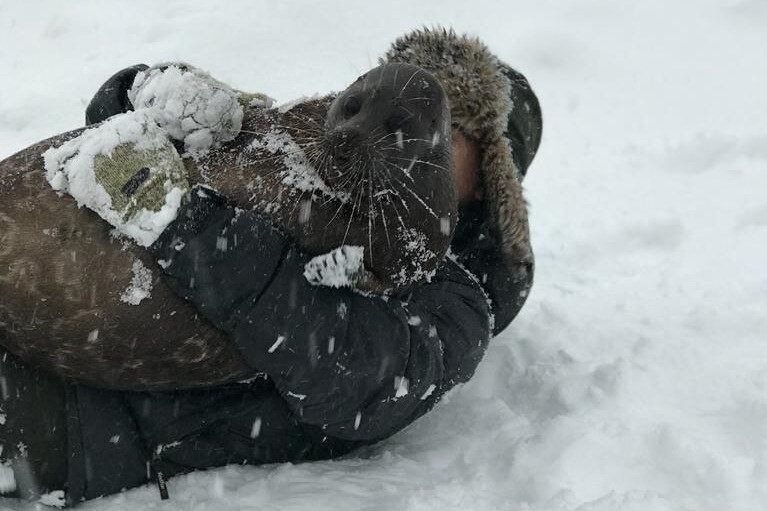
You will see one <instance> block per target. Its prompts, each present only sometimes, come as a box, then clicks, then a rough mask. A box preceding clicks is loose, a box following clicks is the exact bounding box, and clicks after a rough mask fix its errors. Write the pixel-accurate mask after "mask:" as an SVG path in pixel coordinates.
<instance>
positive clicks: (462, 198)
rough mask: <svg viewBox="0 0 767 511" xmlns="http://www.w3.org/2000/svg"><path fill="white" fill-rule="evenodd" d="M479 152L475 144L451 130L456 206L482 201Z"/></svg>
mask: <svg viewBox="0 0 767 511" xmlns="http://www.w3.org/2000/svg"><path fill="white" fill-rule="evenodd" d="M480 164H481V162H480V151H479V147H478V145H477V142H476V141H474V140H473V139H471V138H469V137H467V136H466V135H464V134H463V133H461V131H460V130H458V129H455V128H454V129H453V172H454V174H455V185H456V192H457V194H458V204H459V205H465V204H468V203H470V202H473V201H475V200H481V199H482V177H481V174H480Z"/></svg>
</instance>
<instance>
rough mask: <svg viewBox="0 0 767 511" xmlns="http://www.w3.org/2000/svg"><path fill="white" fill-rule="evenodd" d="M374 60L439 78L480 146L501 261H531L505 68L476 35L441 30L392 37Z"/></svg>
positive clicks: (455, 113)
mask: <svg viewBox="0 0 767 511" xmlns="http://www.w3.org/2000/svg"><path fill="white" fill-rule="evenodd" d="M380 60H381V63H384V62H407V63H410V64H414V65H417V66H419V67H422V68H424V69H426V70H427V71H429V72H430V73H432V74H433V75H434V76H435V77H436V78H437V79H438V80H439V81H440V83H441V84H442V86H443V87H444V88H445V91H446V92H447V95H448V98H449V101H450V113H451V116H452V121H453V124H457V125H458V126H459V127H460V128H461V130H463V132H464V133H465V134H466V135H468V136H470V137H472V138H474V139H475V140H477V141H478V142H479V144H480V148H481V150H482V173H483V181H484V187H485V201H486V207H487V210H488V213H489V214H490V217H491V219H492V221H493V225H494V226H495V230H496V233H495V234H496V236H497V241H498V243H499V245H500V247H501V251H502V253H503V254H504V256H505V259H506V261H507V263H509V264H510V265H511V266H517V265H519V264H520V263H532V258H533V257H532V250H531V248H530V236H529V230H528V222H527V205H526V203H525V200H524V198H523V195H522V184H521V181H522V178H523V177H524V175H523V173H522V172H521V171H520V170H519V169H517V167H516V165H515V164H514V160H513V158H512V147H511V144H510V141H509V139H508V138H507V137H506V135H505V133H506V130H507V125H508V122H509V114H510V113H511V110H512V108H513V106H514V105H512V101H511V92H512V91H511V82H510V80H509V78H508V77H507V75H506V74H505V73H504V69H506V70H508V67H507V66H505V64H503V63H502V62H501V61H499V60H498V58H497V57H496V56H495V55H493V54H492V53H491V52H490V50H488V48H487V47H486V46H485V45H484V44H483V43H482V42H481V41H480V40H479V39H477V38H474V37H469V36H466V35H461V36H459V35H457V34H456V33H455V32H454V31H453V30H452V29H451V30H446V29H443V28H435V29H429V28H424V29H421V30H416V31H414V32H411V33H410V34H407V35H405V36H403V37H401V38H399V39H397V40H396V41H395V42H394V44H393V45H392V47H391V48H390V49H389V51H388V52H387V53H386V55H385V56H384V57H383V58H381V59H380Z"/></svg>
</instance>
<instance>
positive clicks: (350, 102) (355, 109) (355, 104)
mask: <svg viewBox="0 0 767 511" xmlns="http://www.w3.org/2000/svg"><path fill="white" fill-rule="evenodd" d="M360 108H362V102H361V101H360V98H358V97H357V96H349V97H348V98H346V101H344V107H343V113H344V117H345V118H347V119H348V118H350V117H354V116H355V115H357V113H359V111H360Z"/></svg>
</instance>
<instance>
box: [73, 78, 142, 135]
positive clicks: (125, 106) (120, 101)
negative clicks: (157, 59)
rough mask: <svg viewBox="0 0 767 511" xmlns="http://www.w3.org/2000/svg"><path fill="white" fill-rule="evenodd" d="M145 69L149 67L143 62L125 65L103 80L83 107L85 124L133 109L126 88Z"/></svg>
mask: <svg viewBox="0 0 767 511" xmlns="http://www.w3.org/2000/svg"><path fill="white" fill-rule="evenodd" d="M146 69H149V66H147V65H145V64H136V65H135V66H131V67H126V68H125V69H122V70H120V71H118V72H117V73H115V74H114V75H112V76H111V77H110V78H109V80H107V81H106V82H104V85H102V86H101V87H100V88H99V90H98V92H96V95H95V96H93V99H91V102H90V103H88V107H87V108H86V109H85V124H87V125H91V124H97V123H99V122H101V121H104V120H106V119H108V118H110V117H112V116H113V115H117V114H122V113H125V112H129V111H131V110H133V105H132V104H131V102H130V100H129V99H128V90H130V88H131V86H132V85H133V80H134V79H135V78H136V75H137V74H138V73H139V72H141V71H144V70H146Z"/></svg>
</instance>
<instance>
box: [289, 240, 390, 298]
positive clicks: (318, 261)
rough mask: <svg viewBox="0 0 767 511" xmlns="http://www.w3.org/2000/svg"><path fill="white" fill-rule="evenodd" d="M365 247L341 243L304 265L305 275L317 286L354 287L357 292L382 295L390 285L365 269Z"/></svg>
mask: <svg viewBox="0 0 767 511" xmlns="http://www.w3.org/2000/svg"><path fill="white" fill-rule="evenodd" d="M364 260H365V248H364V247H360V246H356V245H342V246H340V247H338V248H336V249H333V250H331V251H330V252H328V253H326V254H320V255H318V256H316V257H313V258H312V259H310V260H309V262H308V263H306V264H305V265H304V278H306V280H307V281H309V283H310V284H312V285H315V286H327V287H351V288H354V289H357V290H358V291H364V292H369V293H377V294H383V293H385V292H386V291H387V290H388V287H390V286H386V285H384V284H383V283H382V282H380V281H379V280H378V279H377V278H376V277H375V276H374V275H373V274H372V273H370V272H369V271H368V270H366V269H365V264H364Z"/></svg>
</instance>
